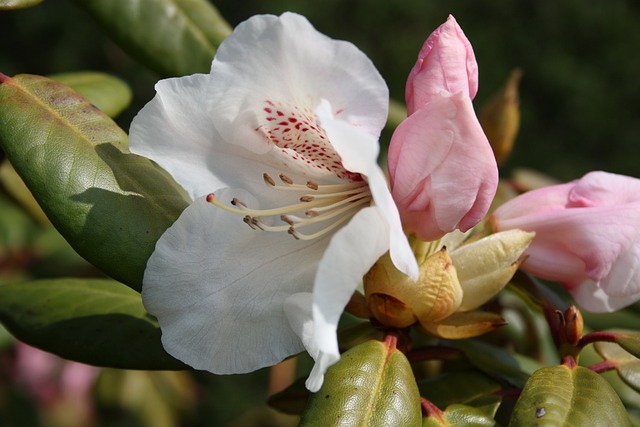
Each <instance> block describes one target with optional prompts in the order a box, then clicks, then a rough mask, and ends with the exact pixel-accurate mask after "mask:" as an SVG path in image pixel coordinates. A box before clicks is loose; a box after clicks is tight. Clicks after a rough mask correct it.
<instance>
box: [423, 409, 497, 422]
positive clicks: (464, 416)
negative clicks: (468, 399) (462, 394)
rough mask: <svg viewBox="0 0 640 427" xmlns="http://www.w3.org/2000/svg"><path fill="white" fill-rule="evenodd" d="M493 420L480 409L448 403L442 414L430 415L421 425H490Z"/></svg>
mask: <svg viewBox="0 0 640 427" xmlns="http://www.w3.org/2000/svg"><path fill="white" fill-rule="evenodd" d="M495 425H496V422H495V420H494V419H493V418H492V417H491V416H489V415H487V414H485V413H484V412H483V411H482V410H480V409H477V408H473V407H471V406H467V405H459V404H456V405H450V406H448V407H447V408H446V409H445V410H444V411H443V413H442V414H439V415H438V416H435V415H431V416H428V417H426V418H425V419H424V420H423V422H422V427H492V426H495Z"/></svg>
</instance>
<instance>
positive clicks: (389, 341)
mask: <svg viewBox="0 0 640 427" xmlns="http://www.w3.org/2000/svg"><path fill="white" fill-rule="evenodd" d="M384 343H385V344H386V345H387V347H388V348H389V352H392V351H393V350H395V349H396V348H397V347H398V335H397V334H396V333H395V332H392V331H389V332H387V335H385V337H384Z"/></svg>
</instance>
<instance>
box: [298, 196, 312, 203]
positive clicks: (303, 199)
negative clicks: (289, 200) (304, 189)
mask: <svg viewBox="0 0 640 427" xmlns="http://www.w3.org/2000/svg"><path fill="white" fill-rule="evenodd" d="M313 199H314V197H313V196H302V197H300V201H301V202H313Z"/></svg>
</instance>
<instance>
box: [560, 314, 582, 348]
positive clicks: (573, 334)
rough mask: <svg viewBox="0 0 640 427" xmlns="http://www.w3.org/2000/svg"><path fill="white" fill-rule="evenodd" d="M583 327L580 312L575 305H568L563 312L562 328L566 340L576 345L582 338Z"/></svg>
mask: <svg viewBox="0 0 640 427" xmlns="http://www.w3.org/2000/svg"><path fill="white" fill-rule="evenodd" d="M583 328H584V320H583V318H582V313H580V310H578V308H577V307H576V306H575V305H571V306H569V308H568V309H566V310H565V312H564V330H565V336H566V339H567V342H568V343H569V344H571V345H576V344H577V343H578V341H579V340H580V338H582V330H583Z"/></svg>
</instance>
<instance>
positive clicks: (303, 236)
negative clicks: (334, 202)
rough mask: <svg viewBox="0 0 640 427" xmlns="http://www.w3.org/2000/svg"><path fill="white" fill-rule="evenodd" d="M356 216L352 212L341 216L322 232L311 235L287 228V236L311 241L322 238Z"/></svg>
mask: <svg viewBox="0 0 640 427" xmlns="http://www.w3.org/2000/svg"><path fill="white" fill-rule="evenodd" d="M355 214H356V212H352V213H351V214H349V215H345V216H342V217H340V218H338V219H337V220H335V221H334V222H332V223H331V224H329V225H328V226H326V227H325V228H323V229H322V230H320V231H318V232H316V233H313V234H302V233H300V232H298V230H296V229H295V228H294V227H289V230H288V231H289V234H291V235H292V236H293V237H295V238H296V240H313V239H317V238H318V237H321V236H324V235H325V234H327V233H328V232H330V231H331V230H333V229H334V228H336V227H337V226H339V225H340V224H342V223H343V222H345V221H346V220H348V219H350V218H351V217H352V216H354V215H355Z"/></svg>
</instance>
